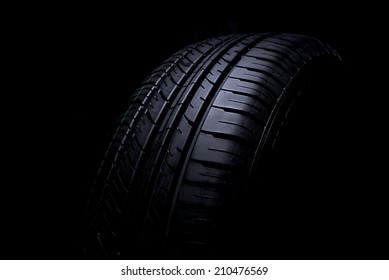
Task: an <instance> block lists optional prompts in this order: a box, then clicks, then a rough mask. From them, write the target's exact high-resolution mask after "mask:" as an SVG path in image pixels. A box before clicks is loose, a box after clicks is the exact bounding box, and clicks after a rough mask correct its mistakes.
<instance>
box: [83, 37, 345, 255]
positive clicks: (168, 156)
mask: <svg viewBox="0 0 389 280" xmlns="http://www.w3.org/2000/svg"><path fill="white" fill-rule="evenodd" d="M325 56H330V57H335V58H336V59H340V58H339V56H338V55H337V53H336V52H335V51H334V50H333V49H331V48H330V47H329V46H327V45H325V44H323V43H321V42H320V41H318V40H316V39H314V38H309V37H305V36H302V35H294V34H248V35H239V36H238V35H232V36H226V37H219V38H213V39H210V40H206V41H203V42H200V43H196V44H193V45H191V46H189V47H187V48H185V49H183V50H181V51H179V52H178V53H176V54H174V55H173V56H171V57H170V58H169V59H167V60H166V61H165V62H163V63H162V65H161V66H160V67H159V68H157V69H156V70H154V71H153V73H152V74H151V75H150V76H149V77H148V78H147V79H146V80H145V81H144V82H143V83H142V85H141V87H140V89H139V90H137V91H136V92H135V94H134V95H133V97H132V99H131V102H130V106H129V108H128V110H127V111H126V112H125V113H124V114H123V116H122V117H121V121H120V124H119V125H118V128H117V130H116V132H115V134H114V136H113V138H112V142H111V144H110V146H109V148H108V150H107V153H106V155H105V159H104V161H103V162H102V164H101V167H100V170H99V172H98V176H97V177H96V181H95V183H94V186H93V188H92V191H91V194H90V201H89V205H88V210H87V217H88V219H89V222H88V225H87V229H86V234H85V236H86V237H85V239H87V240H88V241H91V242H90V243H88V244H87V245H86V247H87V250H88V253H89V255H90V256H95V257H111V258H117V257H121V256H123V257H131V256H132V255H131V254H139V252H140V251H137V250H136V247H139V250H141V251H142V252H143V253H144V254H147V253H150V252H157V251H163V250H167V251H169V253H171V254H173V255H176V254H182V253H183V252H186V253H188V252H195V251H198V250H202V248H203V247H204V248H206V247H207V246H208V245H209V244H212V242H213V239H214V238H216V237H215V236H213V233H214V229H215V227H216V226H217V221H218V219H219V218H220V215H221V213H222V209H223V205H225V204H228V203H229V202H230V201H232V198H233V197H234V196H235V195H237V194H238V193H239V192H241V191H242V189H243V188H242V185H244V184H245V180H246V179H247V178H248V176H249V170H250V166H251V164H252V162H253V161H254V157H255V154H256V149H257V147H258V143H259V142H260V141H261V136H262V134H263V133H264V131H265V130H266V128H267V126H268V120H269V118H270V116H271V114H272V112H273V111H274V108H275V107H276V106H277V104H278V103H279V102H280V100H281V99H282V97H283V94H284V92H285V89H286V88H287V87H288V85H289V83H290V82H291V81H292V80H293V79H294V78H295V76H296V75H297V74H298V73H299V71H300V69H301V68H303V67H304V66H305V65H307V64H309V63H312V61H314V60H315V59H316V58H319V57H325ZM131 251H132V252H133V253H131Z"/></svg>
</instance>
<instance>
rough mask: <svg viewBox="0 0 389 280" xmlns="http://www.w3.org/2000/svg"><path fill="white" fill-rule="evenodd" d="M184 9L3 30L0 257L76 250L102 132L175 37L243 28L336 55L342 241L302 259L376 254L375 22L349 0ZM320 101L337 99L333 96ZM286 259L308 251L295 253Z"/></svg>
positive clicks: (378, 108) (382, 206)
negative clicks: (296, 37) (6, 51)
mask: <svg viewBox="0 0 389 280" xmlns="http://www.w3.org/2000/svg"><path fill="white" fill-rule="evenodd" d="M192 4H193V5H195V4H194V3H192ZM242 5H243V4H242ZM119 10H120V9H119V8H118V11H119ZM190 10H191V8H190V7H189V4H188V7H186V8H183V9H179V12H173V11H172V10H169V9H163V10H159V8H155V9H153V13H151V11H150V10H149V8H147V9H146V8H140V7H132V8H127V9H125V10H124V11H121V12H120V13H118V12H117V11H116V10H114V11H107V10H105V7H98V8H97V9H92V8H90V7H83V9H70V10H69V11H68V10H67V11H66V12H62V11H61V9H56V11H55V12H52V13H50V14H49V15H46V16H45V17H44V18H43V19H41V18H40V17H39V16H36V17H33V20H31V21H27V22H24V23H23V24H22V28H21V32H20V33H18V32H15V33H16V34H13V35H14V37H13V38H16V39H17V40H15V41H14V43H13V44H12V46H14V47H15V49H14V51H15V53H16V54H15V55H12V56H11V60H12V59H13V58H15V61H14V63H11V65H12V67H11V69H13V70H15V73H16V78H14V79H15V80H13V79H12V81H11V84H12V85H11V89H10V90H9V92H10V99H11V102H9V103H8V102H4V103H3V106H4V110H3V112H6V114H5V115H6V117H4V118H3V120H5V126H4V127H5V133H4V135H3V138H4V140H5V142H6V144H4V145H3V154H4V157H3V159H4V162H5V164H6V166H7V167H6V168H5V170H4V171H5V172H4V175H5V176H4V180H3V183H2V185H3V189H4V195H3V200H4V202H3V203H2V206H3V209H2V213H1V217H2V226H1V240H0V242H1V243H2V245H1V246H2V247H1V249H0V258H2V259H79V258H84V256H83V255H82V254H81V251H80V246H79V243H78V236H79V233H80V227H81V221H82V214H83V210H84V208H85V207H84V203H85V201H84V198H85V197H84V196H85V193H84V192H83V191H84V190H85V189H86V188H87V186H88V184H89V183H90V181H91V180H92V178H93V174H95V172H96V167H97V165H98V163H99V159H100V158H101V153H102V151H103V150H104V147H105V146H104V144H105V135H106V134H108V133H109V132H110V128H111V126H112V123H113V121H114V119H115V116H116V115H118V113H119V112H120V111H121V110H122V109H123V108H125V106H126V104H127V103H126V102H127V100H128V97H129V96H130V94H131V93H132V92H133V91H134V90H135V89H136V88H137V87H138V85H139V84H140V83H141V81H142V80H143V79H144V78H145V77H146V76H147V75H148V74H149V73H150V72H151V71H152V70H153V68H155V67H157V66H158V65H159V64H160V63H161V62H162V61H163V60H164V59H165V58H167V57H168V56H169V55H171V54H173V53H174V52H176V51H178V50H180V49H181V48H183V47H185V46H186V45H188V44H190V43H194V42H196V41H199V40H202V39H206V38H208V37H212V36H218V35H224V34H230V33H248V32H292V33H300V34H305V35H311V36H315V37H317V38H319V39H321V40H323V41H325V42H327V43H329V44H330V45H332V46H333V47H334V48H336V49H337V50H338V51H339V53H340V54H341V55H342V56H343V58H344V60H345V63H346V65H347V75H346V77H345V79H347V80H348V81H349V86H348V88H347V92H345V93H344V94H345V95H344V96H343V97H342V98H341V100H342V101H341V102H343V103H342V104H344V106H345V107H344V114H342V116H340V117H341V118H342V120H341V121H342V123H344V124H346V125H345V127H344V133H343V134H342V137H343V138H342V139H340V141H341V142H342V143H343V144H345V146H344V153H345V155H346V156H344V155H343V157H342V158H345V157H346V158H348V160H347V161H346V162H345V163H344V176H342V178H341V180H339V181H337V180H336V178H334V180H333V184H334V185H333V186H331V187H330V190H331V191H332V192H333V195H334V197H337V196H338V197H339V196H340V197H341V198H342V199H344V207H343V208H341V209H339V208H338V209H337V211H340V212H339V215H337V214H334V213H333V215H331V217H332V218H336V217H337V219H338V220H337V221H336V224H347V225H348V226H345V227H342V230H343V232H342V233H339V234H341V235H342V239H337V238H336V236H335V237H326V236H320V238H332V240H333V242H334V243H337V242H338V244H337V246H334V248H339V250H334V251H333V252H328V251H327V252H326V254H320V253H318V254H317V255H315V256H312V257H313V258H323V259H339V258H340V259H342V258H346V259H375V258H387V255H385V254H387V252H388V251H389V250H388V249H389V247H388V241H387V236H388V231H387V229H384V225H385V223H387V220H388V219H387V214H388V207H387V199H386V196H385V195H384V190H385V188H387V182H386V181H385V178H384V174H385V172H386V168H385V167H386V166H387V164H386V163H385V156H384V155H385V151H384V143H385V141H384V131H385V129H386V127H387V125H386V124H385V120H386V113H385V110H384V104H383V101H382V100H384V95H385V90H384V88H383V84H384V83H383V81H384V79H382V76H383V75H384V72H385V71H383V70H380V66H381V65H382V64H383V63H384V62H383V60H384V55H383V54H382V52H381V50H380V49H381V43H380V37H381V36H382V35H381V33H380V30H381V27H382V26H381V25H380V23H379V22H378V21H374V22H373V21H371V20H370V21H367V20H366V18H368V17H370V16H371V15H368V11H366V10H360V11H356V10H353V9H351V8H350V7H349V8H348V9H346V10H344V11H341V10H338V9H337V8H335V7H331V8H329V7H327V8H326V9H321V8H319V7H318V8H311V9H310V11H309V12H308V11H306V12H304V11H299V12H295V11H294V10H290V9H288V8H284V9H282V11H281V8H280V7H274V8H265V7H264V8H262V9H261V8H253V7H252V8H241V9H235V8H232V9H230V10H229V12H228V13H224V12H223V11H212V12H209V11H208V13H206V15H205V14H204V13H202V12H198V13H195V12H193V13H189V12H188V11H190ZM204 10H206V9H205V8H204ZM200 11H201V9H200ZM155 14H156V15H155ZM137 17H138V18H137ZM377 17H378V15H377ZM377 17H374V15H373V18H375V19H377ZM32 22H34V24H32ZM35 23H36V24H35ZM11 72H12V71H11ZM329 98H332V99H333V100H334V101H333V102H338V101H337V97H336V96H329ZM7 104H12V105H14V104H15V106H10V107H8V106H7ZM380 159H381V160H382V159H383V160H384V162H383V163H381V162H380V161H379V160H380ZM334 161H336V159H334ZM328 164H331V163H328ZM323 168H324V167H323ZM337 185H338V188H337V187H336V186H337ZM329 209H331V202H329ZM329 211H331V210H329ZM267 218H268V219H271V217H267ZM285 234H286V235H287V234H288V233H285ZM345 240H347V242H345ZM294 258H304V259H307V258H311V256H307V255H299V252H296V253H295V255H294Z"/></svg>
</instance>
